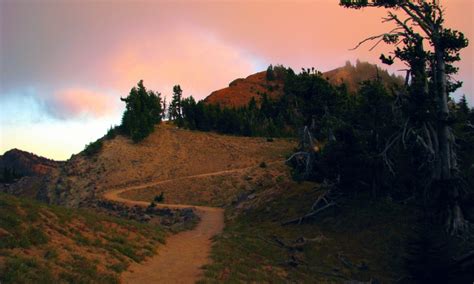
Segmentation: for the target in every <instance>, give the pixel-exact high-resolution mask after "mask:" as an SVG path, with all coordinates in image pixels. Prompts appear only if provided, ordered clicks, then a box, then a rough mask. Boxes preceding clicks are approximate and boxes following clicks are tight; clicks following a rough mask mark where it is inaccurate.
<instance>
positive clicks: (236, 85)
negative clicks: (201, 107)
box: [204, 71, 284, 107]
mask: <svg viewBox="0 0 474 284" xmlns="http://www.w3.org/2000/svg"><path fill="white" fill-rule="evenodd" d="M266 74H267V72H266V71H263V72H259V73H255V74H253V75H250V76H248V77H247V78H245V79H243V78H239V79H236V80H234V81H232V82H231V83H230V84H229V87H226V88H223V89H220V90H217V91H214V92H212V93H211V94H210V95H209V96H208V97H207V98H205V99H204V101H205V102H206V103H208V104H218V105H221V106H223V107H224V106H226V107H241V106H245V105H247V104H248V103H249V102H250V100H251V99H252V98H254V99H255V100H256V101H257V102H259V101H260V99H261V94H264V93H265V94H267V95H268V97H269V98H271V99H276V98H279V97H281V96H282V95H283V86H284V81H283V78H279V77H277V78H276V79H275V80H272V81H269V80H267V76H266Z"/></svg>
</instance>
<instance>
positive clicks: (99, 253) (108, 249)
mask: <svg viewBox="0 0 474 284" xmlns="http://www.w3.org/2000/svg"><path fill="white" fill-rule="evenodd" d="M163 240H164V233H163V231H161V230H160V229H159V228H157V227H156V226H155V227H152V226H148V225H143V224H139V223H136V222H131V221H124V220H121V219H117V218H112V217H108V216H105V215H101V214H94V213H93V212H86V211H83V210H70V209H66V208H62V207H51V206H47V205H44V204H41V203H38V202H35V201H32V200H28V199H18V198H15V197H12V196H9V195H6V194H0V282H1V283H57V282H59V280H60V281H65V282H76V283H77V282H80V283H116V282H118V274H119V273H120V272H121V271H123V270H125V269H126V268H127V266H128V264H129V263H130V262H132V261H137V262H139V261H142V260H143V259H144V258H145V257H147V256H150V255H153V254H154V253H155V248H156V245H157V244H158V243H160V242H163Z"/></svg>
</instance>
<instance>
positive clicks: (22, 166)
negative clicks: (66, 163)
mask: <svg viewBox="0 0 474 284" xmlns="http://www.w3.org/2000/svg"><path fill="white" fill-rule="evenodd" d="M61 164H62V162H57V161H53V160H50V159H47V158H44V157H40V156H37V155H35V154H33V153H29V152H25V151H22V150H19V149H12V150H10V151H7V152H5V153H4V154H3V155H0V169H2V170H3V169H5V168H6V169H9V170H12V171H14V172H15V173H16V174H17V175H19V176H44V175H48V174H50V173H51V172H52V171H54V170H56V169H57V168H58V167H59V166H60V165H61ZM0 174H2V175H3V174H4V172H0Z"/></svg>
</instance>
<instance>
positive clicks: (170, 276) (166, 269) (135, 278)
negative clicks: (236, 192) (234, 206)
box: [104, 167, 248, 283]
mask: <svg viewBox="0 0 474 284" xmlns="http://www.w3.org/2000/svg"><path fill="white" fill-rule="evenodd" d="M246 169H248V167H247V168H241V169H234V170H224V171H218V172H213V173H206V174H199V175H193V176H187V177H181V178H178V179H190V178H200V177H208V176H215V175H221V174H226V173H231V172H236V171H244V170H246ZM173 180H177V179H169V180H163V181H158V182H150V183H145V184H141V185H134V186H129V187H126V188H122V189H117V190H113V191H109V192H106V193H105V194H104V197H105V198H106V199H108V200H112V201H116V202H122V203H125V204H128V205H140V206H148V205H149V202H145V201H135V200H129V199H126V198H123V197H121V196H120V194H121V193H123V192H125V191H129V190H134V189H141V188H146V187H149V186H152V185H158V184H162V183H166V182H171V181H173ZM157 206H158V207H166V208H190V207H191V208H194V209H195V210H196V213H197V214H198V215H199V217H200V218H201V221H200V222H199V224H198V225H197V226H196V228H194V229H193V230H191V231H185V232H181V233H178V234H176V235H172V236H170V237H169V238H167V240H166V244H165V245H164V246H163V247H160V249H159V251H158V255H156V256H154V257H152V258H151V259H149V260H148V261H146V262H145V263H141V264H138V263H133V264H132V265H131V266H130V268H129V270H128V271H126V272H124V273H122V275H121V280H122V282H123V283H195V282H196V281H197V280H199V278H200V277H201V276H202V269H201V267H202V266H203V265H205V264H207V263H209V253H210V250H211V238H212V237H213V236H215V235H217V234H219V233H220V232H221V231H222V229H223V228H224V210H223V209H221V208H215V207H206V206H193V205H184V204H157Z"/></svg>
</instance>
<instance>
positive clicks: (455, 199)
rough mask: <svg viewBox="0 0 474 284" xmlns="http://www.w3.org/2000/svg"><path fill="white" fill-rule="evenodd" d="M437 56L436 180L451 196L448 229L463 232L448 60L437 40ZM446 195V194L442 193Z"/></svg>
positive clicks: (463, 223) (464, 221) (448, 205)
mask: <svg viewBox="0 0 474 284" xmlns="http://www.w3.org/2000/svg"><path fill="white" fill-rule="evenodd" d="M435 56H436V70H435V71H436V75H435V76H436V96H437V98H436V102H437V109H438V123H437V132H438V143H439V151H438V157H436V158H437V160H438V161H437V163H436V167H437V168H436V169H435V183H437V184H438V185H441V186H442V187H443V188H441V190H443V191H445V193H446V194H445V195H444V196H448V200H447V208H446V209H447V218H446V229H447V230H448V231H449V232H450V233H451V234H456V233H459V232H462V231H463V230H464V229H465V228H466V226H467V222H466V220H465V219H464V216H463V214H462V210H461V207H460V205H459V204H460V195H459V189H458V185H457V184H456V183H455V182H454V178H453V173H454V171H455V169H454V166H455V164H454V163H453V162H452V161H453V159H452V157H453V155H454V154H455V153H454V147H453V146H454V145H453V144H454V141H453V140H452V133H451V128H450V127H449V121H448V119H449V108H448V92H447V78H446V62H445V60H444V50H442V48H440V47H439V44H435ZM442 196H443V195H442Z"/></svg>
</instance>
